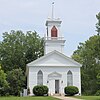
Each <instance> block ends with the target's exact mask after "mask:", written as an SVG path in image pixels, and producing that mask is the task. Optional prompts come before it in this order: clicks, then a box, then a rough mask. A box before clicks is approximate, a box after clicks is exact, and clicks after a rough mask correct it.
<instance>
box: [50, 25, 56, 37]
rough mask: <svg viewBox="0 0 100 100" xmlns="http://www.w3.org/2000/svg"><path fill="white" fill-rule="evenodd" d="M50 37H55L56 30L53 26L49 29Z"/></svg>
mask: <svg viewBox="0 0 100 100" xmlns="http://www.w3.org/2000/svg"><path fill="white" fill-rule="evenodd" d="M51 37H57V28H56V27H55V26H53V27H52V29H51Z"/></svg>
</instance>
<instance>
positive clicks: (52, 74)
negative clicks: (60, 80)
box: [48, 72, 62, 77]
mask: <svg viewBox="0 0 100 100" xmlns="http://www.w3.org/2000/svg"><path fill="white" fill-rule="evenodd" d="M61 76H62V75H61V74H59V73H57V72H53V73H50V74H49V75H48V77H61Z"/></svg>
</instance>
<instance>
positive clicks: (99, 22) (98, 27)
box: [96, 12, 100, 34]
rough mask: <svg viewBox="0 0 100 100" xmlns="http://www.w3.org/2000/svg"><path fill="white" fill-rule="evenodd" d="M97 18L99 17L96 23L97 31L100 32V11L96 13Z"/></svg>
mask: <svg viewBox="0 0 100 100" xmlns="http://www.w3.org/2000/svg"><path fill="white" fill-rule="evenodd" d="M96 18H97V19H98V23H97V24H96V28H97V32H98V34H100V12H99V13H98V14H97V15H96Z"/></svg>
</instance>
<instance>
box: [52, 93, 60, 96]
mask: <svg viewBox="0 0 100 100" xmlns="http://www.w3.org/2000/svg"><path fill="white" fill-rule="evenodd" d="M53 96H61V94H60V93H56V94H53Z"/></svg>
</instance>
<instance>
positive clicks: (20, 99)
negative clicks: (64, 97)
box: [0, 96, 59, 100]
mask: <svg viewBox="0 0 100 100" xmlns="http://www.w3.org/2000/svg"><path fill="white" fill-rule="evenodd" d="M0 100H59V99H56V98H53V97H49V96H47V97H41V96H39V97H0Z"/></svg>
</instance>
